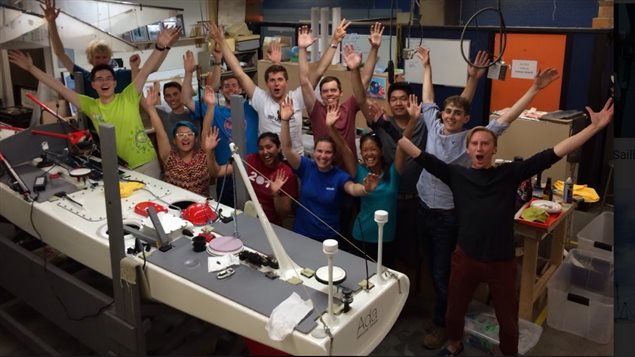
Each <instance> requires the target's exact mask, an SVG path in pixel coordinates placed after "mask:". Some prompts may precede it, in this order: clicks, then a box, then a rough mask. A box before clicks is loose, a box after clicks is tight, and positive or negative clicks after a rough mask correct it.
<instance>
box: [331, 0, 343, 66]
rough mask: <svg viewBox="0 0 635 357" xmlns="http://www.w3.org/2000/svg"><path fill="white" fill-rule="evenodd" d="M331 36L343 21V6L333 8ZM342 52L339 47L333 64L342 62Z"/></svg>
mask: <svg viewBox="0 0 635 357" xmlns="http://www.w3.org/2000/svg"><path fill="white" fill-rule="evenodd" d="M331 18H332V20H331V24H332V25H331V37H332V36H333V34H334V33H335V30H336V29H337V26H338V25H339V24H340V21H342V8H341V7H334V8H333V12H331ZM340 56H341V54H340V51H339V49H338V50H337V51H335V56H333V60H332V61H331V63H332V64H338V63H340V62H341V58H340Z"/></svg>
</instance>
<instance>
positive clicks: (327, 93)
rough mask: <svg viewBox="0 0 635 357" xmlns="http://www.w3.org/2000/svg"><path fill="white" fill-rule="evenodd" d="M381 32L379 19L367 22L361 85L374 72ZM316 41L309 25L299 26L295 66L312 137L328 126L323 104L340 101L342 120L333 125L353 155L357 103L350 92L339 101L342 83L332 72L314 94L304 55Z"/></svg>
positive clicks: (338, 157) (317, 136) (382, 30)
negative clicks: (368, 33)
mask: <svg viewBox="0 0 635 357" xmlns="http://www.w3.org/2000/svg"><path fill="white" fill-rule="evenodd" d="M383 32H384V26H383V25H382V24H380V23H379V22H376V23H374V24H372V25H371V26H370V36H369V37H368V41H369V42H370V52H369V54H368V58H367V60H366V63H365V65H364V71H363V73H362V74H361V78H362V85H363V86H364V88H366V87H367V86H368V83H369V82H370V79H371V78H372V76H373V72H374V70H375V64H376V63H377V52H378V51H379V47H380V46H381V36H382V33H383ZM345 34H346V32H345V31H344V32H343V33H342V34H341V36H342V37H343V36H344V35H345ZM315 41H316V38H312V36H311V33H310V31H309V28H308V26H302V27H301V28H300V31H299V34H298V44H302V46H300V45H298V49H299V53H298V67H299V70H300V86H301V88H302V96H303V98H304V105H305V107H306V110H307V113H309V119H310V120H311V129H312V131H313V138H314V139H317V138H319V137H321V136H323V135H329V130H328V128H327V125H326V123H325V118H326V107H327V106H328V105H331V104H339V105H340V114H341V115H342V120H338V121H337V122H336V123H335V129H337V131H338V132H339V133H340V134H341V135H342V137H344V140H345V141H346V144H347V145H348V147H349V148H350V149H351V151H352V152H353V155H354V156H355V157H357V148H356V146H355V137H356V125H355V116H356V115H357V111H358V110H359V106H358V105H357V102H356V100H355V97H354V96H352V95H351V96H350V97H349V98H347V99H346V100H344V101H343V102H341V103H340V101H341V100H342V84H341V83H340V80H339V79H338V78H337V77H334V76H326V77H324V78H322V80H321V81H320V84H319V87H320V88H319V94H320V100H318V99H317V98H316V95H315V90H314V87H313V86H311V81H310V69H309V62H308V59H307V57H308V55H307V48H308V47H309V46H311V44H313V42H315ZM332 45H333V44H332ZM336 163H337V164H338V165H340V167H342V168H343V166H341V164H342V159H341V158H340V155H338V156H337V157H336Z"/></svg>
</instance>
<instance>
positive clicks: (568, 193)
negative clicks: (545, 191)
mask: <svg viewBox="0 0 635 357" xmlns="http://www.w3.org/2000/svg"><path fill="white" fill-rule="evenodd" d="M562 200H563V201H564V203H571V202H572V201H573V180H572V179H571V176H569V177H567V180H566V181H565V182H564V188H563V189H562Z"/></svg>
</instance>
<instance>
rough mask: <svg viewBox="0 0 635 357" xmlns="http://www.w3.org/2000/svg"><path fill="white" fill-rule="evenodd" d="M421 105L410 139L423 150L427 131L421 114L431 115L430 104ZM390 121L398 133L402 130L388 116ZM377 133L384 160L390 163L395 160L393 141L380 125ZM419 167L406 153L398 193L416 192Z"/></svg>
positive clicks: (419, 172)
mask: <svg viewBox="0 0 635 357" xmlns="http://www.w3.org/2000/svg"><path fill="white" fill-rule="evenodd" d="M422 107H423V114H422V115H421V117H420V118H419V121H418V122H417V125H416V126H415V130H414V132H413V133H412V137H411V138H410V141H412V142H413V143H414V144H415V145H417V147H418V148H419V149H421V150H422V151H425V148H426V138H427V133H428V131H427V129H426V125H425V123H424V120H423V116H424V115H431V114H430V113H431V109H430V105H428V104H423V106H422ZM390 123H391V124H392V125H393V126H394V127H395V128H397V130H398V131H399V132H400V133H402V132H403V129H402V128H400V127H399V126H398V125H397V124H396V123H395V119H394V118H390ZM377 135H378V136H379V140H381V144H382V146H383V151H384V160H386V162H387V163H388V164H391V163H392V162H393V161H395V152H396V150H397V146H396V144H395V141H394V140H393V139H392V138H391V137H390V135H388V134H386V132H385V131H384V130H383V129H382V128H381V127H379V128H377ZM421 169H422V168H421V165H419V164H418V163H416V162H415V161H414V160H413V159H412V158H411V157H410V156H407V155H406V160H405V163H404V168H403V172H402V173H401V177H400V178H399V193H400V194H416V193H417V181H418V180H419V175H420V174H421Z"/></svg>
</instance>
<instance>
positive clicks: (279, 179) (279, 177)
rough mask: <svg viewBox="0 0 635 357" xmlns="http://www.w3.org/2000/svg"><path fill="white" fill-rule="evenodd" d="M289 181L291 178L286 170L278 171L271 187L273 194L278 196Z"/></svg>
mask: <svg viewBox="0 0 635 357" xmlns="http://www.w3.org/2000/svg"><path fill="white" fill-rule="evenodd" d="M288 179H289V176H287V174H286V173H285V172H284V170H283V169H278V170H277V171H276V173H275V174H274V176H273V180H271V185H270V186H269V188H270V189H271V194H272V195H274V196H277V195H278V192H280V189H281V188H282V186H284V184H285V183H286V182H287V180H288Z"/></svg>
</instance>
